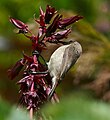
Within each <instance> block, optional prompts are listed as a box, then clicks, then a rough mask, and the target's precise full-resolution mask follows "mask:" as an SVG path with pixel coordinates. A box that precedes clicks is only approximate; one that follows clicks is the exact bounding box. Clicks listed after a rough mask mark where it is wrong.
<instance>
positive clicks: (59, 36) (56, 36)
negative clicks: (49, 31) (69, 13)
mask: <svg viewBox="0 0 110 120" xmlns="http://www.w3.org/2000/svg"><path fill="white" fill-rule="evenodd" d="M70 32H71V29H67V30H63V31H60V32H57V33H55V34H54V35H52V38H53V39H56V40H60V39H63V38H66V37H67V36H68V34H69V33H70Z"/></svg>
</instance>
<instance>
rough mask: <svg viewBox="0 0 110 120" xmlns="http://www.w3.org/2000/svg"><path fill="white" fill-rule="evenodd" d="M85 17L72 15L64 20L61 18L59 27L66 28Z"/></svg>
mask: <svg viewBox="0 0 110 120" xmlns="http://www.w3.org/2000/svg"><path fill="white" fill-rule="evenodd" d="M82 18H83V17H82V16H78V15H77V16H73V17H70V18H65V19H63V20H60V21H59V28H60V29H64V28H65V27H66V26H68V25H70V24H72V23H74V22H76V21H78V20H80V19H82Z"/></svg>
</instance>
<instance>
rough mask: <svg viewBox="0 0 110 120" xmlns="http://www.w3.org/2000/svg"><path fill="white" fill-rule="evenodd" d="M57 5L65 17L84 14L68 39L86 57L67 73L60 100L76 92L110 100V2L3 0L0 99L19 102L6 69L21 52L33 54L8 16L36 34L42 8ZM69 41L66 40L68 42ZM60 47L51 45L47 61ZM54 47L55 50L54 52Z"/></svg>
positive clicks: (14, 82) (15, 89)
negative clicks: (78, 43)
mask: <svg viewBox="0 0 110 120" xmlns="http://www.w3.org/2000/svg"><path fill="white" fill-rule="evenodd" d="M47 4H49V5H52V6H54V7H55V8H56V9H57V10H58V11H59V12H60V13H62V14H63V15H64V17H70V16H72V15H76V14H79V15H82V16H84V19H83V20H80V21H79V22H77V23H75V24H73V25H72V33H71V35H69V37H68V39H75V40H77V41H79V42H80V43H81V45H82V47H83V54H82V56H81V57H80V59H79V61H78V62H77V64H76V65H75V66H74V67H73V68H72V69H71V70H70V71H69V72H68V73H67V75H66V77H65V79H64V81H63V82H62V83H61V84H60V85H59V87H58V89H57V92H58V95H59V96H60V97H63V96H66V95H67V94H69V93H73V92H74V91H79V92H82V91H83V93H84V94H86V92H89V93H90V95H91V96H92V97H93V98H94V99H95V100H103V101H108V102H109V101H110V12H109V11H110V1H109V0H1V1H0V98H1V99H3V100H5V101H7V102H8V103H10V104H16V103H17V101H18V97H19V96H18V89H19V87H18V86H17V85H16V81H17V80H19V79H20V78H21V77H22V76H19V77H17V78H16V80H15V81H11V80H10V79H9V78H8V76H7V70H8V69H9V68H10V67H11V66H12V65H13V64H14V63H15V62H16V61H17V60H19V59H20V58H21V57H22V51H25V53H27V54H29V55H30V54H31V42H30V41H29V40H28V39H27V38H25V37H24V36H23V35H21V34H16V33H15V31H16V29H15V27H14V26H13V25H12V24H11V23H10V22H9V16H11V17H14V18H17V19H20V20H21V21H23V22H25V23H27V24H28V25H29V27H30V29H32V30H33V31H34V32H35V33H36V32H37V28H38V26H37V25H36V23H35V22H34V20H33V18H34V17H33V16H34V14H36V16H37V17H38V16H39V7H40V6H42V8H43V9H44V10H45V8H46V5H47ZM68 39H67V40H68ZM56 47H58V46H54V47H53V45H51V46H50V45H49V48H48V50H46V52H44V53H42V54H43V56H44V57H45V58H46V59H47V60H48V59H49V56H50V55H51V53H52V52H53V51H54V49H56ZM53 48H54V49H53ZM73 96H74V95H73Z"/></svg>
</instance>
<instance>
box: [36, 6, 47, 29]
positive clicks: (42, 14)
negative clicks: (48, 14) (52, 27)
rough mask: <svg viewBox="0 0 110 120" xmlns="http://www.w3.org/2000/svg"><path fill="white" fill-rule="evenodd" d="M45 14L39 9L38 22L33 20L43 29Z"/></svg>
mask: <svg viewBox="0 0 110 120" xmlns="http://www.w3.org/2000/svg"><path fill="white" fill-rule="evenodd" d="M44 17H45V13H44V12H43V10H42V8H41V7H40V20H37V19H35V21H36V22H37V23H39V24H40V26H41V27H45V20H44Z"/></svg>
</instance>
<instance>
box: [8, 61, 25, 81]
mask: <svg viewBox="0 0 110 120" xmlns="http://www.w3.org/2000/svg"><path fill="white" fill-rule="evenodd" d="M25 62H26V60H25V59H21V60H19V61H18V62H16V64H15V65H14V66H13V67H12V69H9V70H8V75H9V77H10V78H11V79H14V78H15V77H16V76H17V75H18V74H19V72H20V71H21V69H22V68H23V66H24V64H25Z"/></svg>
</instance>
